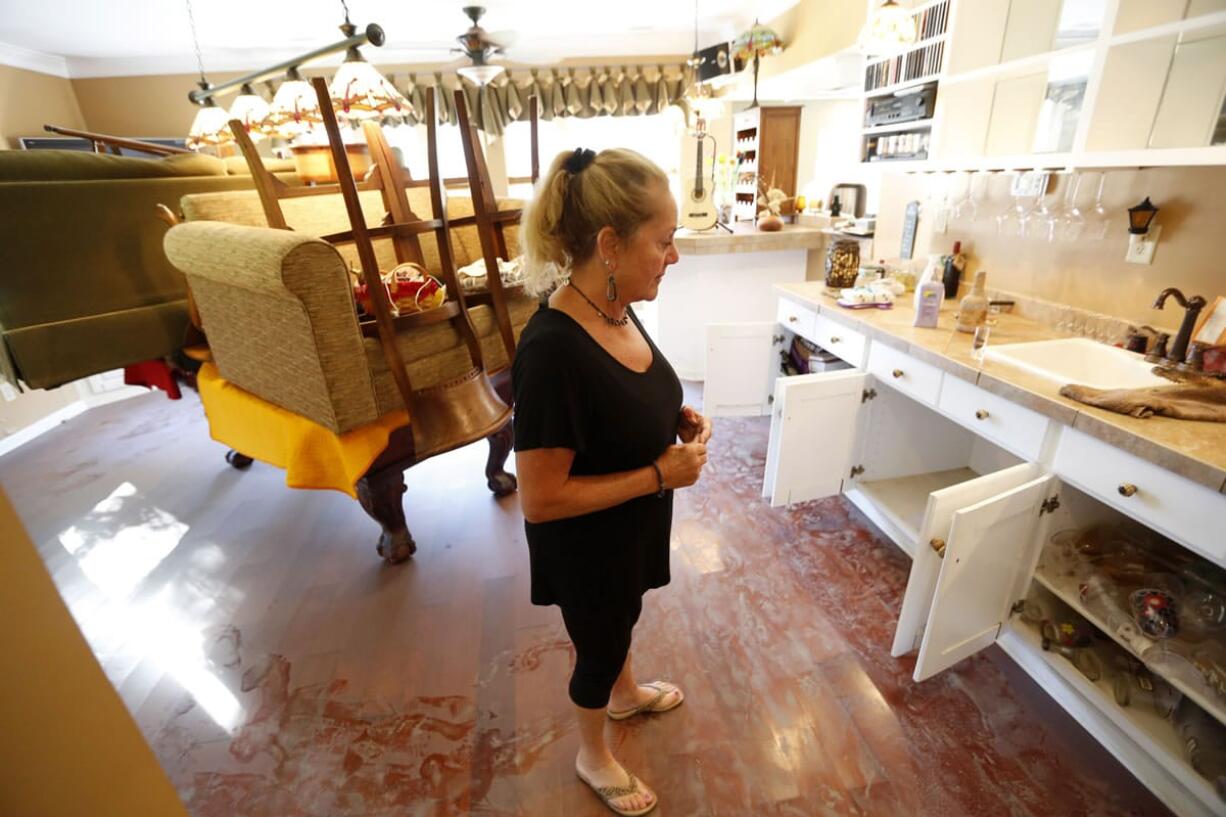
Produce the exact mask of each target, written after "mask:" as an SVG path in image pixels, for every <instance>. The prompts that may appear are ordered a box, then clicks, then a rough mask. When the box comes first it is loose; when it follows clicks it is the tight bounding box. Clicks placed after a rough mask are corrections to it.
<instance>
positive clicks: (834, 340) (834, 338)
mask: <svg viewBox="0 0 1226 817" xmlns="http://www.w3.org/2000/svg"><path fill="white" fill-rule="evenodd" d="M830 342H831V343H842V342H843V339H842V338H841V337H839V336H838V335H831V336H830Z"/></svg>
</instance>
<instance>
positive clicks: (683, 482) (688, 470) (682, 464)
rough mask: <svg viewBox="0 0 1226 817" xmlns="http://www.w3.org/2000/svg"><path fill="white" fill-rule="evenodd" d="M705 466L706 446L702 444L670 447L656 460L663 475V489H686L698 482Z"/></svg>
mask: <svg viewBox="0 0 1226 817" xmlns="http://www.w3.org/2000/svg"><path fill="white" fill-rule="evenodd" d="M706 464H707V446H706V445H705V444H703V443H685V444H684V445H670V446H669V447H668V448H666V449H664V453H663V454H661V455H660V458H659V459H658V460H656V465H658V466H660V473H661V474H663V475H664V487H665V488H688V487H689V486H691V485H693V484H694V483H695V482H697V481H698V476H699V474H701V473H702V467H703V466H704V465H706Z"/></svg>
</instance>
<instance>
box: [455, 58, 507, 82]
mask: <svg viewBox="0 0 1226 817" xmlns="http://www.w3.org/2000/svg"><path fill="white" fill-rule="evenodd" d="M502 71H503V68H502V66H501V65H491V64H490V63H488V62H482V63H479V64H473V65H462V66H460V67H459V68H457V69H455V72H456V73H457V74H459V75H460V76H462V77H464V78H465V79H467V80H472V81H473V82H475V83H477V84H478V85H485V84H487V83H489V81H490V80H492V79H494V78H495V77H497V76H498V75H499V74H501V73H502Z"/></svg>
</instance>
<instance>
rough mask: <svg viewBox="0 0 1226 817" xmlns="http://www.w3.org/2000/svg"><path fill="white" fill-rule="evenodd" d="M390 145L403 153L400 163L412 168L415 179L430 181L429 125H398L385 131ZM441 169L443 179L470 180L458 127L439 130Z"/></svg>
mask: <svg viewBox="0 0 1226 817" xmlns="http://www.w3.org/2000/svg"><path fill="white" fill-rule="evenodd" d="M383 132H384V135H385V136H386V137H387V142H388V144H390V145H391V146H392V147H394V148H398V149H399V150H400V153H401V163H402V164H403V165H404V166H405V167H407V168H408V169H409V173H411V174H412V175H413V178H414V179H428V178H430V172H429V165H428V163H427V158H426V126H425V125H397V126H396V127H391V128H384V129H383ZM438 169H439V172H440V173H442V174H443V178H444V179H453V178H467V177H468V165H467V163H466V162H465V161H464V143H463V142H462V141H461V140H460V128H459V126H457V125H439V127H438Z"/></svg>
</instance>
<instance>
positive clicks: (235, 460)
mask: <svg viewBox="0 0 1226 817" xmlns="http://www.w3.org/2000/svg"><path fill="white" fill-rule="evenodd" d="M226 462H228V463H230V467H231V468H237V469H238V470H239V471H246V470H247V469H248V468H250V467H251V463H253V462H255V460H253V459H251V457H248V456H247V455H246V454H240V453H238V452H237V451H235V450H234V449H233V448H231V449H230V450H229V451H227V452H226Z"/></svg>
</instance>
